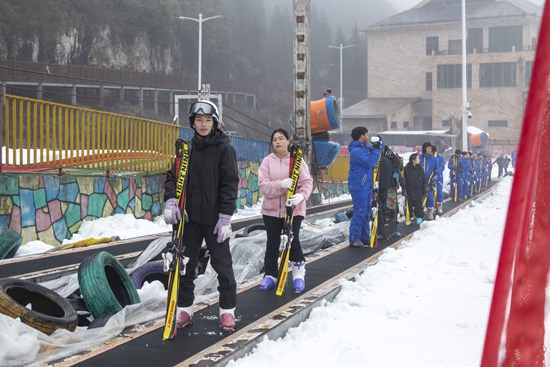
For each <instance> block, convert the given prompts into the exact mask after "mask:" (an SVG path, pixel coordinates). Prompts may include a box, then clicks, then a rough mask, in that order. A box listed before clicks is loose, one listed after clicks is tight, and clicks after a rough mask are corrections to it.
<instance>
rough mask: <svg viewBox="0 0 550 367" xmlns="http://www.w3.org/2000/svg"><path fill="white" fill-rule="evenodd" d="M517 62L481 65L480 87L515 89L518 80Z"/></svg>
mask: <svg viewBox="0 0 550 367" xmlns="http://www.w3.org/2000/svg"><path fill="white" fill-rule="evenodd" d="M516 79H517V78H516V63H515V62H495V63H487V64H479V87H480V88H491V87H515V86H516V85H517V80H516Z"/></svg>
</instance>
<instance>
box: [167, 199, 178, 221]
mask: <svg viewBox="0 0 550 367" xmlns="http://www.w3.org/2000/svg"><path fill="white" fill-rule="evenodd" d="M180 219H181V212H180V208H178V199H176V198H172V199H168V201H167V202H166V207H165V208H164V222H166V224H172V225H174V224H177V223H178V222H179V221H180Z"/></svg>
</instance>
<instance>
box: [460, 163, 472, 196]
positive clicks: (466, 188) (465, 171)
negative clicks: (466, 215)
mask: <svg viewBox="0 0 550 367" xmlns="http://www.w3.org/2000/svg"><path fill="white" fill-rule="evenodd" d="M461 166H462V198H463V199H467V198H468V195H470V181H471V179H472V174H471V171H472V164H471V163H470V160H469V159H467V158H464V157H462V162H461Z"/></svg>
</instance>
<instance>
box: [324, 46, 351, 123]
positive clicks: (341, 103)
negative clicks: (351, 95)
mask: <svg viewBox="0 0 550 367" xmlns="http://www.w3.org/2000/svg"><path fill="white" fill-rule="evenodd" d="M354 46H356V45H347V46H342V44H341V43H340V46H328V47H330V48H337V49H339V50H340V100H339V101H338V104H339V105H340V131H342V111H343V110H344V98H343V97H342V50H343V49H345V48H348V47H354Z"/></svg>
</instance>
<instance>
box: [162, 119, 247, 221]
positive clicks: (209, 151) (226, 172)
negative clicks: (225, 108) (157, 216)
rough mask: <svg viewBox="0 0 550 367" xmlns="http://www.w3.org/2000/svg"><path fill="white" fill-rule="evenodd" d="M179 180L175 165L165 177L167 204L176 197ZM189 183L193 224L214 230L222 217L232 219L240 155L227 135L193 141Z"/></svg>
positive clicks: (188, 206)
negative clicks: (225, 216)
mask: <svg viewBox="0 0 550 367" xmlns="http://www.w3.org/2000/svg"><path fill="white" fill-rule="evenodd" d="M176 177H177V175H176V166H175V164H174V165H172V169H170V171H168V172H167V173H166V182H165V183H164V189H165V191H164V201H166V200H168V199H170V198H175V197H176ZM186 180H187V188H186V203H185V209H186V211H187V216H188V218H189V221H190V222H194V223H200V224H204V225H209V226H214V225H216V223H217V222H218V215H219V213H222V214H227V215H233V212H234V211H235V209H236V208H237V203H236V202H237V193H238V186H239V171H238V167H237V154H236V153H235V149H234V148H233V147H232V146H231V145H230V144H229V138H228V137H227V135H225V134H224V133H223V132H221V131H219V130H216V131H215V132H214V133H213V134H212V135H211V136H210V138H209V139H207V140H205V139H201V138H199V137H198V136H197V135H195V136H194V137H193V139H192V141H191V158H190V162H189V169H188V172H187V178H186Z"/></svg>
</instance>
